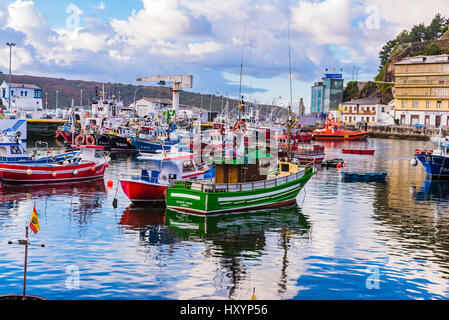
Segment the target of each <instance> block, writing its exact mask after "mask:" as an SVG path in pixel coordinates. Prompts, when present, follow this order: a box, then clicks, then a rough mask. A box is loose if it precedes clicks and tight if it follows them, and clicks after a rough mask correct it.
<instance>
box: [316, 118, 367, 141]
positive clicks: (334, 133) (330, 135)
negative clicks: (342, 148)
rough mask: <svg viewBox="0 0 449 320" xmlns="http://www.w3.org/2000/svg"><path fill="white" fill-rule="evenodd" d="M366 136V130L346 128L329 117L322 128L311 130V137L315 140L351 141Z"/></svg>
mask: <svg viewBox="0 0 449 320" xmlns="http://www.w3.org/2000/svg"><path fill="white" fill-rule="evenodd" d="M367 136H368V132H367V131H361V130H347V129H345V128H344V127H343V126H341V125H340V124H337V123H335V122H334V121H333V120H331V119H329V120H328V122H327V123H326V124H325V125H324V129H317V130H315V131H313V138H314V139H315V140H328V141H353V140H363V139H365V138H366V137H367Z"/></svg>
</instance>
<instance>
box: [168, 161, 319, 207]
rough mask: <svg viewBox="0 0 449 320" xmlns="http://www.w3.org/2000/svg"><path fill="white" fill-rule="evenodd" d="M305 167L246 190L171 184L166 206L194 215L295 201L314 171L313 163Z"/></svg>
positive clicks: (279, 205)
mask: <svg viewBox="0 0 449 320" xmlns="http://www.w3.org/2000/svg"><path fill="white" fill-rule="evenodd" d="M306 170H307V171H306V173H305V174H304V175H303V176H301V177H300V178H298V179H294V180H292V181H289V182H286V183H282V184H279V185H276V186H274V187H270V188H261V189H254V190H249V191H237V192H214V193H212V192H202V191H199V190H192V189H188V188H180V187H176V186H175V187H171V188H168V189H167V200H166V201H167V208H169V209H173V210H177V211H182V212H186V213H191V214H197V215H216V214H223V213H231V212H241V211H252V210H259V209H264V208H277V207H283V206H287V205H292V204H295V203H296V197H297V196H298V194H299V192H300V191H301V190H302V188H303V187H304V185H305V184H306V183H307V181H309V180H310V178H311V177H312V176H313V175H314V174H315V173H316V168H314V167H312V168H307V169H306ZM286 181H288V179H286Z"/></svg>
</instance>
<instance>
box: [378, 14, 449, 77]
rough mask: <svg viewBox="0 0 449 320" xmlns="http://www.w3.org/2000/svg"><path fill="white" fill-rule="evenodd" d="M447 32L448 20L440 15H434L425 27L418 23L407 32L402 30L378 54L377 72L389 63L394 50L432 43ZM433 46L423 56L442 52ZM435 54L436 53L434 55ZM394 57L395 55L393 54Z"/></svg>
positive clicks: (448, 27)
mask: <svg viewBox="0 0 449 320" xmlns="http://www.w3.org/2000/svg"><path fill="white" fill-rule="evenodd" d="M448 30H449V19H446V18H445V17H443V16H442V15H441V14H439V13H438V14H437V15H435V17H434V18H433V19H432V22H431V23H430V24H429V25H428V26H426V25H425V24H424V23H420V24H417V25H414V26H413V28H412V29H411V30H410V31H408V30H403V31H402V32H401V33H400V34H398V36H397V37H396V38H395V39H393V40H390V41H388V42H387V43H386V44H385V45H384V46H383V47H382V50H381V51H380V52H379V59H380V67H379V71H381V70H382V69H384V67H385V66H386V65H387V64H388V62H389V61H390V58H391V56H392V54H393V53H394V52H395V49H396V48H398V47H400V46H401V45H403V44H408V43H413V42H423V41H434V40H439V39H440V38H442V36H443V35H444V34H445V33H446V32H447V31H448ZM436 46H438V45H436V44H435V46H430V45H429V46H428V48H427V47H426V49H427V52H429V53H426V51H424V52H423V53H424V54H440V53H441V52H442V50H441V48H439V49H440V50H438V49H437V48H436ZM435 52H437V53H435ZM395 55H396V53H395Z"/></svg>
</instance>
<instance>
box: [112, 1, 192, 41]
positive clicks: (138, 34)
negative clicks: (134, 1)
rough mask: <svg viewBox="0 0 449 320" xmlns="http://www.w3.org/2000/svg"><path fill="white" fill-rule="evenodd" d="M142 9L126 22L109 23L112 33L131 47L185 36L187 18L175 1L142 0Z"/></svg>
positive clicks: (114, 21) (187, 23) (115, 21)
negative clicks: (127, 41) (127, 42)
mask: <svg viewBox="0 0 449 320" xmlns="http://www.w3.org/2000/svg"><path fill="white" fill-rule="evenodd" d="M143 5H144V8H143V9H142V10H140V11H138V12H137V13H134V14H133V15H132V16H130V17H129V18H128V20H117V19H113V20H112V21H111V26H112V28H113V30H114V32H115V33H116V34H117V35H118V36H120V37H122V38H125V39H127V40H129V42H130V43H131V44H133V45H145V44H150V43H151V42H152V41H153V40H157V39H176V38H179V39H180V38H181V37H183V36H185V30H186V29H188V28H189V17H188V15H187V14H185V13H184V12H182V11H181V10H180V8H179V4H178V1H177V0H143Z"/></svg>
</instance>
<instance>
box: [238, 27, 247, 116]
mask: <svg viewBox="0 0 449 320" xmlns="http://www.w3.org/2000/svg"><path fill="white" fill-rule="evenodd" d="M245 38H246V20H245V23H244V25H243V43H242V55H241V58H240V85H239V121H240V117H241V110H242V103H243V97H242V76H243V52H244V50H245Z"/></svg>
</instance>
